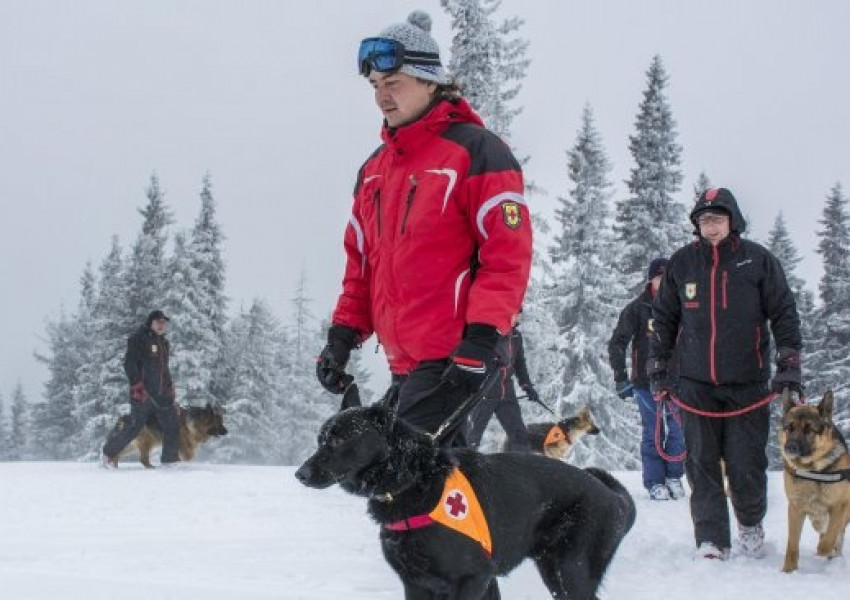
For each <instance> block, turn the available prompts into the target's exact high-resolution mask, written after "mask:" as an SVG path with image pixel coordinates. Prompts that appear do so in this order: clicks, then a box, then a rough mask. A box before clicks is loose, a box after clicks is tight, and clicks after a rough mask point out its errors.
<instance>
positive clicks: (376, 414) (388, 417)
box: [365, 404, 395, 433]
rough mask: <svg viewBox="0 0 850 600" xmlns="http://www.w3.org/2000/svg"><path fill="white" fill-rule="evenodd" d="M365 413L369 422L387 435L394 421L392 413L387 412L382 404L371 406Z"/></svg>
mask: <svg viewBox="0 0 850 600" xmlns="http://www.w3.org/2000/svg"><path fill="white" fill-rule="evenodd" d="M365 411H366V415H367V418H368V420H369V422H371V423H374V424H375V425H376V427H377V428H378V429H379V430H380V431H382V432H384V433H389V431H390V429H391V428H392V424H393V421H394V420H395V414H394V413H393V412H392V411H389V410H387V407H386V406H384V405H383V404H373V405H372V406H370V407H368V408H366V409H365Z"/></svg>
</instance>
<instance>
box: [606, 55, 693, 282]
mask: <svg viewBox="0 0 850 600" xmlns="http://www.w3.org/2000/svg"><path fill="white" fill-rule="evenodd" d="M667 81H668V77H667V73H666V72H665V70H664V65H663V64H662V62H661V57H660V56H657V55H656V56H655V57H654V58H653V59H652V63H651V64H650V67H649V70H648V71H647V87H646V90H644V92H643V100H642V102H641V104H640V109H639V112H638V116H637V120H636V122H635V129H636V132H635V134H634V135H632V136H630V138H629V139H630V143H629V150H630V152H631V154H632V157H633V158H634V161H635V167H634V168H633V169H632V170H631V176H630V177H629V179H628V181H627V182H626V183H627V185H628V188H629V197H628V198H626V199H624V200H620V201H618V202H617V215H616V222H615V226H614V230H615V232H616V234H617V240H618V242H619V247H620V250H619V251H618V252H619V253H620V257H619V258H620V263H619V270H620V272H621V273H622V274H623V276H624V277H625V280H626V285H627V286H628V287H629V288H630V289H631V290H632V291H635V292H636V291H638V290H639V289H640V287H641V286H642V284H643V274H644V272H645V270H646V266H647V265H648V264H649V262H650V261H651V260H652V259H653V258H656V257H659V256H670V255H671V254H672V253H673V252H674V251H675V250H676V249H678V248H679V247H681V246H683V245H684V244H685V243H687V241H688V239H689V232H690V226H689V224H688V219H687V213H686V210H685V207H684V206H683V205H682V204H681V203H680V202H678V201H677V200H676V199H675V195H676V193H677V192H678V191H679V189H680V186H681V183H682V173H681V170H680V167H679V165H680V160H681V159H680V157H681V153H682V148H681V146H680V145H679V144H678V143H677V141H676V139H677V137H678V135H677V132H676V121H675V120H674V119H673V112H672V110H671V108H670V104H669V102H668V101H667V95H666V87H667Z"/></svg>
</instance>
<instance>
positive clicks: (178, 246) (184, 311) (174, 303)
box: [161, 233, 221, 406]
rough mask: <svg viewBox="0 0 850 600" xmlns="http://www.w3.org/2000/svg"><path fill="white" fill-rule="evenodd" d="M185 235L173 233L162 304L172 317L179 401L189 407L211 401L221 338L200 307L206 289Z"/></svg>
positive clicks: (173, 366) (173, 361) (173, 368)
mask: <svg viewBox="0 0 850 600" xmlns="http://www.w3.org/2000/svg"><path fill="white" fill-rule="evenodd" d="M194 264H195V261H194V260H193V257H192V250H191V247H190V246H188V245H187V244H186V236H185V234H183V233H177V234H176V235H175V236H174V251H173V252H172V254H171V256H170V257H169V258H168V267H167V269H166V272H167V279H168V281H167V283H166V286H165V289H164V297H163V301H162V303H161V306H162V308H163V309H164V310H165V314H167V315H168V316H169V318H170V319H171V320H170V322H169V328H168V331H169V333H168V339H169V340H170V342H171V362H170V366H171V375H172V378H173V379H174V386H175V390H176V391H177V394H178V401H179V402H180V403H181V404H186V405H190V406H197V405H204V404H206V403H207V402H210V401H211V400H212V398H211V397H210V392H209V390H210V381H211V379H212V367H213V360H214V357H216V356H218V353H219V351H220V349H221V345H220V340H219V339H218V337H217V335H216V333H215V332H214V331H213V329H212V327H211V326H210V322H209V320H208V317H207V315H206V314H204V311H202V310H201V309H200V304H201V303H202V302H203V292H202V291H201V284H200V282H199V278H198V272H197V270H196V269H195V266H194Z"/></svg>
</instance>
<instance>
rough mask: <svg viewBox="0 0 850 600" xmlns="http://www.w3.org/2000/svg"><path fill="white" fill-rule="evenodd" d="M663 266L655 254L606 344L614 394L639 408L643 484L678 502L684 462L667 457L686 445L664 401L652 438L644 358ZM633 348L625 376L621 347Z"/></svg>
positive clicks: (653, 406) (654, 413)
mask: <svg viewBox="0 0 850 600" xmlns="http://www.w3.org/2000/svg"><path fill="white" fill-rule="evenodd" d="M666 267H667V259H666V258H656V259H654V260H653V261H652V262H650V264H649V272H648V273H647V284H646V287H644V289H643V291H642V292H641V293H640V295H639V296H638V297H637V298H635V299H634V300H632V301H631V302H629V303H628V304H627V305H626V307H625V308H624V309H623V310H622V312H620V318H619V319H618V320H617V326H616V328H615V329H614V333H613V334H612V335H611V340H610V341H609V342H608V361H609V362H610V364H611V369H612V370H613V371H614V385H615V387H616V390H617V395H618V396H619V397H620V398H621V399H623V400H627V399H628V398H631V397H634V398H635V399H636V400H637V404H638V409H639V411H640V419H641V426H642V431H643V432H642V435H641V441H640V458H641V465H642V467H643V486H644V487H645V488H646V489H647V491H648V492H649V497H650V498H652V499H653V500H670V499H671V498H672V499H673V500H678V499H679V498H683V497H684V496H685V488H684V486H683V485H682V475H683V474H684V466H683V464H682V461H681V457H680V460H667V459H665V458H663V457H662V455H661V454H660V453H659V447H660V449H661V451H662V452H663V453H664V454H665V455H667V456H670V457H672V456H677V455H680V454H681V453H682V452H683V451H684V449H685V440H684V436H683V434H682V427H681V425H680V424H679V419H680V416H679V414H678V411H676V409H675V408H673V405H669V406H668V407H667V408H665V409H664V410H663V411H662V420H661V431H660V439H656V438H657V437H658V436H657V435H656V431H655V429H656V424H657V423H658V411H659V407H660V406H661V405H660V403H658V402H656V401H655V399H654V398H653V397H652V394H651V393H650V391H649V377H648V376H647V374H646V359H647V357H648V355H649V341H650V337H651V336H652V334H653V320H652V299H653V298H654V297H655V296H656V295H657V294H658V288H659V287H660V286H661V278H662V275H663V274H664V269H665V268H666ZM629 345H631V349H632V376H631V380H629V378H628V376H627V374H626V349H627V348H628V347H629Z"/></svg>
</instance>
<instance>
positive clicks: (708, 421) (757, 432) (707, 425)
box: [679, 378, 770, 548]
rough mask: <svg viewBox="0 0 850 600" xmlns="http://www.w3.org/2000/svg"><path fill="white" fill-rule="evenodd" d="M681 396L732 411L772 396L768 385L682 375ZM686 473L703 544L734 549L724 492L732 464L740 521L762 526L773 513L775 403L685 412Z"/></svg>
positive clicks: (686, 400)
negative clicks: (770, 445)
mask: <svg viewBox="0 0 850 600" xmlns="http://www.w3.org/2000/svg"><path fill="white" fill-rule="evenodd" d="M679 385H680V394H681V396H680V398H681V400H682V402H684V403H685V404H686V405H688V406H691V407H694V408H697V409H699V410H703V411H709V412H716V413H728V412H733V411H736V410H739V409H741V408H745V407H747V406H751V405H753V404H754V403H756V402H758V401H759V400H761V399H762V398H765V397H766V396H767V395H768V394H769V390H768V387H767V383H766V382H763V383H754V384H745V385H719V386H715V385H711V384H706V383H702V382H698V381H693V380H690V379H685V378H681V379H680V381H679ZM682 413H683V415H684V426H685V447H686V449H687V451H688V456H687V458H686V459H685V472H686V473H687V476H688V482H689V483H690V485H691V490H692V494H691V519H692V520H693V523H694V538H695V541H696V544H697V546H699V545H700V544H701V543H702V542H711V543H713V544H714V545H715V546H717V547H719V548H730V547H731V539H730V528H729V508H728V505H727V501H726V493H725V490H724V482H723V471H722V467H721V464H720V461H721V460H723V462H724V463H725V467H726V476H727V478H728V481H729V496H730V498H729V499H730V500H731V502H732V509H733V510H734V512H735V518H736V519H737V521H738V523H739V524H741V525H744V526H753V525H757V524H758V523H760V522H761V520H762V519H763V518H764V515H765V513H767V452H766V449H767V438H768V434H769V431H770V406H769V405H764V406H761V407H760V408H757V409H755V410H751V411H749V412H745V413H743V414H741V415H739V416H735V417H724V418H716V417H705V416H700V415H695V414H693V413H692V412H690V411H687V410H683V411H682Z"/></svg>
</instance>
